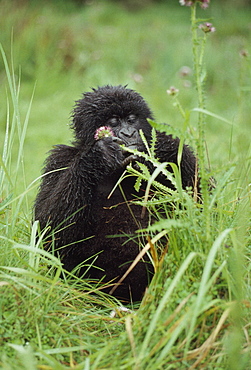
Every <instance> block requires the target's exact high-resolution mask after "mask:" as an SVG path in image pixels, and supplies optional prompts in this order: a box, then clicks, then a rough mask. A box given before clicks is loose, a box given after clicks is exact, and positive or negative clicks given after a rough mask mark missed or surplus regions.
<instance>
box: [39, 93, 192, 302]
mask: <svg viewBox="0 0 251 370" xmlns="http://www.w3.org/2000/svg"><path fill="white" fill-rule="evenodd" d="M147 118H151V119H153V115H152V112H151V110H150V109H149V107H148V105H147V104H146V102H145V101H144V99H143V98H142V97H141V96H140V95H139V94H138V93H137V92H135V91H133V90H130V89H128V88H125V87H123V86H104V87H100V88H98V89H93V91H91V92H87V93H85V94H84V95H83V98H82V99H80V100H79V101H77V102H76V105H75V108H74V110H73V120H72V128H73V130H74V134H75V142H74V143H73V146H66V145H58V146H56V147H55V148H54V149H53V150H52V151H51V153H50V155H49V157H48V158H47V161H46V165H45V168H44V173H47V174H46V175H45V176H44V177H43V180H42V183H41V186H40V190H39V193H38V195H37V198H36V201H35V219H36V220H39V221H40V226H41V230H42V229H44V228H45V227H46V226H47V225H50V226H51V230H53V231H54V239H53V242H51V241H49V242H48V244H47V248H48V249H49V248H50V249H52V247H53V248H54V250H57V249H58V252H59V255H60V258H61V260H62V262H63V263H64V267H65V268H66V269H67V270H72V269H73V268H74V267H76V266H77V265H78V264H80V263H81V262H83V261H85V260H87V259H88V258H90V257H92V256H94V255H96V254H98V255H97V258H96V260H95V261H94V266H97V267H99V268H96V267H92V268H91V269H89V270H88V272H87V273H86V275H85V276H86V277H91V278H95V279H99V280H101V279H104V280H103V281H105V282H109V281H113V282H116V281H118V279H119V278H120V277H121V276H122V275H123V274H124V273H125V271H126V270H127V268H128V267H129V266H130V264H131V262H132V261H133V260H134V259H135V257H136V256H137V255H138V253H139V246H138V243H137V238H135V235H136V234H135V231H136V230H137V229H139V228H141V227H146V226H147V222H148V220H147V217H146V219H143V220H142V219H141V217H140V215H141V207H139V206H136V205H133V204H131V209H132V212H133V214H134V216H135V219H133V217H132V216H131V213H130V212H129V209H128V206H127V205H126V203H125V200H124V198H123V196H122V194H121V192H120V190H119V188H117V189H116V190H115V192H114V193H113V195H112V196H111V197H110V198H109V199H107V196H108V195H109V193H110V191H111V190H112V189H113V187H114V185H115V184H116V182H117V180H118V179H119V177H120V176H121V174H122V173H123V171H124V170H125V168H126V164H128V163H129V162H130V161H132V162H133V161H134V157H133V156H132V155H131V156H129V157H128V153H125V152H124V151H123V150H122V149H121V146H120V144H121V143H124V144H125V145H126V146H130V145H131V146H132V147H135V146H136V147H137V148H138V149H139V150H141V151H142V150H144V146H143V143H142V141H141V139H140V136H139V135H138V131H139V129H140V128H141V129H142V130H143V132H144V134H145V136H146V138H147V139H148V140H149V139H150V135H151V127H150V125H149V123H148V121H147ZM104 125H109V126H111V127H112V130H113V132H114V137H106V138H102V139H100V140H95V139H94V134H95V131H96V129H98V128H99V127H100V126H104ZM122 125H124V126H123V127H124V129H123V128H122ZM127 137H128V141H127ZM132 137H134V139H132ZM178 146H179V139H178V138H175V139H174V138H173V137H172V136H171V135H165V134H163V133H159V132H158V133H157V144H156V156H157V157H158V158H159V160H160V161H161V162H173V163H177V152H178ZM55 170H56V171H55ZM51 171H54V172H51ZM195 172H196V160H195V157H194V155H193V153H192V151H191V150H190V149H189V147H188V146H186V145H184V147H183V154H182V161H181V175H182V184H183V187H184V188H185V187H186V186H193V184H194V180H195ZM134 183H135V177H126V178H125V179H124V180H123V182H122V184H121V186H122V188H123V192H124V195H125V196H126V199H127V201H129V202H130V201H131V200H133V199H135V197H136V196H138V195H139V194H137V193H136V191H135V189H134ZM112 235H115V236H116V237H107V236H112ZM84 239H85V240H84ZM90 262H91V259H90V260H88V261H87V262H86V266H87V265H88V264H90ZM86 266H83V267H82V268H81V271H80V273H81V274H84V273H85V271H86ZM147 270H148V271H147ZM151 274H152V267H151V264H150V263H147V261H146V259H145V262H144V261H143V260H142V261H141V262H139V263H138V264H137V265H136V267H135V268H134V269H133V271H132V272H130V274H129V275H128V276H127V278H126V279H125V280H124V282H123V283H122V285H121V286H119V287H118V288H117V289H116V290H115V292H114V295H115V296H117V297H119V298H122V299H125V300H130V299H132V300H134V301H135V300H140V299H141V298H142V296H143V293H144V291H145V288H146V287H147V285H148V284H149V281H150V279H151Z"/></svg>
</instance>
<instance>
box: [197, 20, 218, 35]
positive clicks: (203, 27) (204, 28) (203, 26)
mask: <svg viewBox="0 0 251 370" xmlns="http://www.w3.org/2000/svg"><path fill="white" fill-rule="evenodd" d="M199 28H200V29H201V30H202V31H203V32H205V33H209V32H215V31H216V28H215V27H213V25H212V23H209V22H205V23H201V24H200V25H199Z"/></svg>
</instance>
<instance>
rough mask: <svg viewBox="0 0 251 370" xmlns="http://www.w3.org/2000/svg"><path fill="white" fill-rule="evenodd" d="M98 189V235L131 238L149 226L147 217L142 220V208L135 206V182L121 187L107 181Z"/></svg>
mask: <svg viewBox="0 0 251 370" xmlns="http://www.w3.org/2000/svg"><path fill="white" fill-rule="evenodd" d="M106 180H107V181H104V182H102V183H100V184H99V185H98V187H97V202H96V206H95V208H96V209H95V214H96V217H95V218H96V231H97V229H98V230H99V231H98V232H97V234H100V233H101V234H103V235H106V236H111V235H117V236H122V235H123V236H131V235H132V234H134V233H135V231H136V230H138V229H140V228H144V227H146V226H147V222H148V221H147V218H148V217H147V216H146V217H145V218H144V219H142V218H141V213H142V207H141V206H139V205H136V204H134V202H135V199H136V196H135V193H136V191H135V189H134V186H133V185H134V184H133V182H132V181H131V182H128V181H127V182H126V181H123V182H122V183H121V184H120V186H117V187H116V188H115V189H114V186H115V185H116V182H114V181H112V179H106Z"/></svg>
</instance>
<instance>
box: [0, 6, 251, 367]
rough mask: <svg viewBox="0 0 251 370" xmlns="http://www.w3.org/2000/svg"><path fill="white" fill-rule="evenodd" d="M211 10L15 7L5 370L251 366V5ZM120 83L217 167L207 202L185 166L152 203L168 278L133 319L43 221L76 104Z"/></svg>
mask: <svg viewBox="0 0 251 370" xmlns="http://www.w3.org/2000/svg"><path fill="white" fill-rule="evenodd" d="M88 4H89V5H88ZM232 4H233V3H232ZM196 5H197V6H193V7H191V8H189V7H182V6H180V5H179V2H178V0H177V4H176V3H175V2H172V3H171V5H167V4H165V2H160V3H158V2H157V3H155V4H151V2H149V4H148V5H147V6H146V7H143V8H141V9H140V10H138V11H135V10H134V11H133V12H131V11H130V10H128V9H126V8H124V7H123V5H122V3H119V4H118V3H117V4H116V2H111V3H110V2H105V1H95V2H90V3H87V2H86V5H85V6H83V7H80V6H78V5H76V3H72V2H70V1H67V2H65V1H57V2H54V3H52V2H35V1H32V2H30V3H28V2H18V1H12V2H9V1H7V0H6V1H5V0H2V1H1V2H0V12H1V15H2V17H1V19H0V26H1V30H5V31H4V32H1V45H2V46H1V54H2V60H1V62H0V78H1V82H2V83H1V89H0V101H1V112H0V130H1V138H2V137H3V139H1V144H2V145H1V147H2V153H1V157H0V162H1V172H0V187H1V188H0V189H1V195H0V201H1V203H0V255H1V263H0V265H1V267H0V291H1V298H0V314H1V316H0V366H1V369H6V370H7V369H12V370H15V369H18V370H20V369H27V370H28V369H29V370H33V369H41V370H42V369H56V370H57V369H58V370H63V369H64V370H65V369H75V370H77V369H79V370H80V369H86V370H87V369H91V370H94V369H95V370H96V369H134V370H136V369H137V370H139V369H144V370H145V369H149V370H150V369H178V368H179V369H198V368H199V369H209V370H210V369H233V370H236V369H243V370H244V369H247V368H249V367H250V362H251V359H250V349H251V348H250V341H251V339H250V337H251V325H250V321H251V320H250V319H251V317H250V316H251V314H250V312H251V310H250V306H251V292H250V278H251V268H250V258H251V237H250V226H251V223H250V220H251V217H250V213H251V212H250V209H251V207H250V205H251V189H250V178H251V176H250V165H251V147H250V134H249V131H250V105H251V103H250V92H251V65H250V57H249V53H250V43H249V40H250V32H251V29H250V13H251V10H249V9H248V8H241V6H238V7H234V4H233V5H231V6H229V5H228V3H227V2H226V3H225V2H222V4H214V2H213V4H210V6H209V8H208V9H206V10H202V9H200V7H199V6H198V5H199V4H196ZM129 9H130V8H129ZM196 12H197V13H196ZM201 18H203V20H202V19H201ZM205 18H206V19H205ZM204 22H211V23H213V26H214V27H216V32H213V33H212V32H207V33H204V32H203V30H202V29H200V28H198V25H199V24H203V23H204ZM184 67H189V68H184ZM107 83H110V84H128V85H129V87H131V88H135V89H136V90H137V91H139V92H140V93H141V94H142V95H143V96H144V97H145V98H146V100H147V101H148V102H149V105H150V106H151V107H152V108H153V110H154V112H155V115H156V120H157V121H159V122H167V123H169V124H171V125H172V126H173V128H172V129H171V128H169V129H168V130H169V131H168V132H172V133H173V134H177V135H179V136H180V137H181V139H182V140H183V139H184V140H186V142H188V143H190V144H191V145H192V146H193V147H194V148H195V150H196V152H197V154H198V158H199V165H200V174H201V176H202V191H203V198H204V202H203V204H198V203H197V202H195V201H194V200H193V197H192V196H191V195H189V194H187V193H186V192H183V191H182V190H181V188H180V187H179V172H178V171H176V169H175V168H174V178H173V180H172V181H174V183H175V184H176V185H177V191H174V192H170V191H169V190H168V189H166V188H164V187H158V184H155V185H156V187H157V188H158V190H156V192H155V195H154V198H149V199H147V198H146V199H144V200H143V201H142V202H141V204H142V206H143V207H147V208H148V209H149V211H150V212H154V213H157V214H159V221H158V222H156V223H155V224H153V225H152V226H151V227H149V229H148V230H147V234H148V235H149V236H150V238H149V239H148V240H146V244H147V243H149V244H148V246H149V249H150V251H151V256H152V260H153V263H154V267H155V270H156V274H155V277H154V279H153V281H152V283H151V285H150V287H149V290H148V291H147V293H146V295H145V297H144V299H143V301H142V302H141V303H140V304H138V305H130V306H129V307H128V308H130V310H131V311H129V312H123V311H119V310H118V309H117V307H118V306H120V305H121V303H120V302H117V301H116V300H115V299H113V298H111V297H109V296H107V295H105V294H103V293H102V289H100V287H99V286H98V285H97V284H96V283H94V282H91V281H88V280H84V279H82V280H81V279H78V278H76V277H75V276H73V275H71V274H69V273H67V272H66V271H64V270H63V267H62V266H61V263H60V261H59V260H57V259H56V258H55V257H53V256H51V255H50V254H49V253H47V252H46V251H44V250H43V246H42V240H36V238H35V235H36V230H37V227H38V225H37V223H36V222H35V223H33V224H31V219H32V201H33V199H34V197H35V194H36V188H37V186H38V184H39V176H40V170H41V167H42V163H43V160H44V158H45V153H46V151H48V150H49V149H50V148H51V146H52V145H54V144H58V143H67V142H69V141H70V140H71V137H70V135H69V130H68V127H67V122H68V121H69V112H70V111H71V107H72V105H73V102H74V100H77V99H78V98H79V96H80V95H81V93H82V92H83V91H86V90H88V89H89V88H90V87H91V86H97V85H102V84H107ZM171 86H174V88H171ZM166 90H168V93H169V94H167V93H166ZM177 90H179V91H177ZM205 92H206V97H205ZM152 124H153V126H154V127H156V128H157V129H160V130H166V126H165V125H161V124H158V123H157V124H156V123H152ZM205 143H206V145H205ZM153 154H154V153H153V148H149V159H150V160H153V161H156V159H155V158H154V157H153ZM208 157H209V158H210V163H209V162H208ZM159 170H162V171H165V170H164V169H163V168H161V167H159ZM129 171H131V172H132V174H133V175H137V176H138V178H139V179H141V178H145V177H146V178H147V179H148V180H149V183H150V182H152V181H155V179H154V178H150V176H149V175H148V174H147V173H146V171H145V168H144V167H141V171H138V173H135V171H134V170H133V169H130V168H129ZM168 176H169V174H168ZM210 177H214V178H215V179H216V182H217V186H216V187H215V188H214V189H212V192H211V194H209V193H208V191H207V187H206V186H205V184H207V182H208V180H209V179H210ZM138 181H139V180H138ZM163 213H164V214H165V217H163ZM145 233H146V232H145ZM112 310H115V311H116V313H117V315H116V317H114V318H111V316H110V314H111V311H112Z"/></svg>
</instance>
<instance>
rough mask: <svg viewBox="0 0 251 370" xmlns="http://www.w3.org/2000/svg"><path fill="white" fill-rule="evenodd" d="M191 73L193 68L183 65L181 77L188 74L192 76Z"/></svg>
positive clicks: (180, 72)
mask: <svg viewBox="0 0 251 370" xmlns="http://www.w3.org/2000/svg"><path fill="white" fill-rule="evenodd" d="M191 74H192V70H191V68H190V67H187V66H183V67H181V68H180V70H179V75H180V77H187V76H190V75H191Z"/></svg>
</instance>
